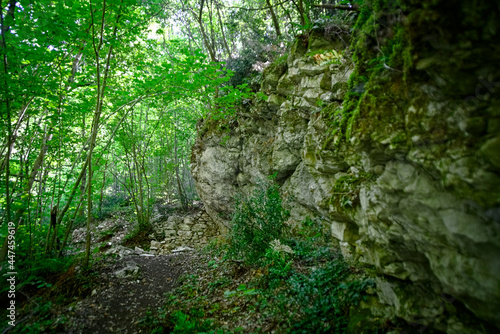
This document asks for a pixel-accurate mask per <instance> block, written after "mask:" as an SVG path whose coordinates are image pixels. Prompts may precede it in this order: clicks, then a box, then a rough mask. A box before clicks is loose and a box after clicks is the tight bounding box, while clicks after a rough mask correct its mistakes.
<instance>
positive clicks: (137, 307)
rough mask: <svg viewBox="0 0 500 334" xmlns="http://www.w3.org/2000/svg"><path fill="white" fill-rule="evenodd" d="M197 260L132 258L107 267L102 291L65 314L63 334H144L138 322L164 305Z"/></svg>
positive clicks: (188, 256) (176, 256) (186, 256)
mask: <svg viewBox="0 0 500 334" xmlns="http://www.w3.org/2000/svg"><path fill="white" fill-rule="evenodd" d="M196 258H197V255H196V254H193V253H189V254H174V255H162V256H154V257H145V256H138V255H133V256H125V257H123V258H121V259H120V260H118V261H117V262H116V263H110V265H109V266H104V267H103V268H102V270H101V272H100V273H99V277H100V279H102V280H103V281H102V284H101V285H100V288H99V289H96V290H94V291H93V293H92V296H90V297H88V298H86V299H84V300H82V301H79V302H78V303H77V305H76V306H74V307H70V308H68V309H67V311H66V312H63V314H64V315H65V316H66V317H67V319H68V322H67V323H66V326H65V327H66V328H65V330H64V331H63V332H61V333H74V334H76V333H78V334H80V333H82V334H83V333H124V334H129V333H130V334H133V333H145V331H142V330H141V328H140V326H139V324H138V323H139V321H140V320H141V319H142V318H144V316H145V315H146V312H147V311H148V310H152V311H154V310H156V309H157V308H158V307H159V306H161V305H163V304H164V299H165V298H164V294H165V293H166V292H168V291H170V290H171V289H172V288H174V287H175V286H176V284H177V281H178V278H179V276H181V275H182V274H184V273H187V272H188V271H189V268H190V267H191V265H190V263H191V262H192V261H193V260H195V259H196ZM124 268H125V270H124Z"/></svg>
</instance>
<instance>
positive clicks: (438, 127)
mask: <svg viewBox="0 0 500 334" xmlns="http://www.w3.org/2000/svg"><path fill="white" fill-rule="evenodd" d="M430 8H432V10H434V11H435V13H440V14H442V15H445V14H446V15H457V17H460V15H458V14H457V13H456V12H452V13H442V12H440V11H441V10H444V9H443V8H440V7H439V6H438V5H436V6H435V7H432V6H431V7H430ZM464 8H465V7H464ZM478 8H479V7H478ZM481 8H483V10H485V9H484V7H481ZM425 10H428V9H425ZM455 10H456V11H461V10H462V7H458V9H455ZM463 10H465V9H463ZM415 12H416V13H419V12H418V11H417V10H416V9H415ZM460 13H461V12H460ZM460 13H459V14H460ZM421 14H422V15H424V13H421ZM414 16H417V14H415V15H414ZM417 21H418V20H417V19H415V20H414V21H412V20H410V19H408V20H407V21H405V29H416V28H417V27H415V26H413V25H417V23H416V22H417ZM418 22H420V21H418ZM370 24H372V23H370ZM418 24H421V23H418ZM372 25H373V24H372ZM419 27H420V29H421V30H420V31H419V33H414V34H413V35H412V40H411V43H413V45H420V46H421V47H422V48H421V49H418V50H413V51H412V52H413V54H412V55H411V57H410V58H411V59H412V61H413V62H414V63H415V65H414V68H413V69H412V76H411V78H410V79H408V78H403V75H402V73H403V72H402V71H403V70H402V69H394V68H391V67H390V66H388V65H387V64H385V63H384V64H383V65H385V66H387V67H388V69H385V70H384V69H382V70H380V71H378V72H377V76H371V77H370V78H369V79H368V80H362V78H361V72H360V70H359V68H356V66H361V65H360V64H362V62H361V60H362V59H361V60H360V59H359V54H358V55H357V56H358V61H357V63H356V66H355V65H354V64H353V63H351V61H349V60H346V59H340V60H338V61H336V62H330V63H329V62H323V63H319V62H317V59H318V57H316V59H315V57H314V56H315V55H316V54H318V53H321V52H324V50H337V51H342V50H343V49H345V46H344V45H342V41H341V40H333V41H332V40H329V39H325V38H323V37H322V36H321V34H319V33H318V32H317V31H316V32H313V33H312V34H311V35H310V36H309V38H308V39H304V38H302V39H300V40H298V41H297V42H296V44H295V46H294V47H293V48H292V51H291V53H290V55H289V56H288V59H287V62H286V63H282V64H279V63H278V64H273V65H272V66H271V67H269V68H268V69H266V70H265V72H264V74H263V82H262V87H261V92H263V93H265V94H266V95H268V96H269V98H268V100H267V101H265V102H263V101H257V100H255V101H253V102H252V104H247V106H246V107H245V108H244V109H242V110H241V111H240V112H239V114H238V117H237V118H236V120H235V121H233V122H232V123H231V124H230V128H231V132H230V133H229V137H228V133H227V132H222V131H218V130H217V124H215V123H212V124H211V123H209V122H208V123H206V124H204V125H202V126H201V127H200V137H199V138H198V140H197V142H196V144H195V146H194V148H193V157H192V172H193V176H194V178H195V180H196V186H197V189H198V193H199V195H200V197H201V198H202V200H203V202H204V203H205V205H206V207H207V212H208V213H209V214H210V216H211V217H212V218H213V219H214V220H216V221H217V222H218V223H219V225H220V226H221V227H226V228H227V227H228V220H229V215H230V213H231V208H232V205H233V196H234V195H235V194H236V193H237V192H238V191H243V192H249V190H250V189H252V187H253V186H254V185H255V183H256V182H257V180H258V179H259V178H264V177H267V176H269V175H272V174H276V180H277V181H278V182H279V183H280V184H281V185H282V186H281V189H282V192H283V195H284V196H285V197H287V198H288V200H289V203H290V205H291V207H290V208H291V214H292V218H293V220H294V221H295V222H296V223H297V224H299V223H300V222H301V221H302V220H304V219H305V217H307V216H309V217H316V218H318V219H321V220H322V222H323V223H324V225H325V228H327V229H329V231H330V233H331V235H332V240H336V241H337V242H338V243H339V247H340V249H341V250H342V252H343V254H344V256H345V257H346V258H347V259H350V261H353V262H356V263H362V264H364V265H365V266H366V267H367V268H372V269H371V270H372V272H373V273H374V274H376V275H377V276H378V278H377V297H376V298H375V297H374V298H371V299H369V300H368V301H367V302H366V303H364V304H363V308H364V309H365V310H369V313H370V314H371V316H372V317H379V318H387V319H394V318H402V319H405V320H406V321H408V322H410V323H418V324H419V326H421V328H424V329H425V328H427V327H429V328H433V329H434V330H437V331H443V332H448V333H484V332H487V331H488V328H491V327H489V326H493V328H494V327H495V326H496V327H500V313H498V310H499V309H500V279H499V277H500V257H499V255H500V173H499V171H500V159H499V157H500V153H499V152H500V113H499V110H500V100H499V99H498V94H497V93H498V92H497V90H498V89H500V87H498V86H499V84H498V83H496V82H495V78H498V77H500V75H499V73H498V69H496V68H495V67H493V66H492V63H490V62H481V61H479V60H477V59H475V58H473V56H471V55H472V53H474V54H475V55H476V56H477V52H476V50H474V49H473V47H472V46H471V45H466V44H458V43H466V42H467V40H462V41H457V40H455V39H453V38H452V37H450V35H448V34H446V33H442V35H439V36H437V37H436V38H437V41H439V43H445V42H447V43H448V44H447V47H446V48H445V49H440V50H437V51H436V50H434V49H432V48H439V47H440V46H439V45H441V44H439V43H437V42H436V41H434V42H436V44H433V43H430V46H429V44H425V43H427V42H425V41H426V40H425V38H428V37H429V35H428V34H429V31H428V30H429V29H431V28H429V27H430V26H429V27H422V26H419ZM426 29H427V30H426ZM443 29H445V30H446V29H451V28H449V27H446V26H445V27H443ZM469 29H470V31H469V33H471V34H472V32H474V31H475V30H474V29H476V28H474V27H472V28H469ZM415 31H416V30H415ZM448 33H450V31H448ZM426 34H427V35H426ZM426 36H427V37H426ZM471 36H472V35H471ZM474 36H476V35H474ZM477 36H479V35H477ZM477 36H476V37H474V38H476V40H474V41H473V42H474V43H476V46H477V47H484V48H485V50H486V48H487V46H488V45H491V42H488V41H489V40H488V41H485V40H481V38H483V39H485V38H487V37H484V36H486V35H481V36H482V37H477ZM446 38H448V39H449V40H448V41H446V40H445V39H446ZM471 38H472V37H471ZM491 41H492V40H491ZM372 43H375V41H372ZM377 43H379V42H378V41H377ZM453 43H455V44H453ZM353 44H356V40H355V41H353ZM436 45H437V46H436ZM467 50H468V51H467ZM485 50H484V52H487V51H485ZM436 52H440V53H442V54H447V55H448V56H447V57H445V58H446V59H447V60H448V61H450V62H451V61H453V62H455V63H456V65H455V66H451V67H450V65H449V63H446V64H445V63H444V61H439V60H436V59H435V58H433V57H435V55H434V53H436ZM457 59H462V60H461V61H458V60H457ZM382 61H383V60H382ZM366 63H367V62H365V63H364V64H366ZM464 64H466V65H464ZM356 69H357V70H358V71H357V73H354V74H353V71H356ZM398 71H399V73H398ZM364 73H367V72H364ZM368 73H369V72H368ZM405 75H406V74H405ZM358 79H359V81H360V82H359V83H356V80H358ZM348 80H351V82H350V85H348ZM348 87H349V89H348ZM352 96H356V97H355V98H356V101H357V107H356V108H355V109H353V110H351V111H353V112H352V113H351V114H349V112H347V111H346V110H349V103H350V101H352V99H353V98H352Z"/></svg>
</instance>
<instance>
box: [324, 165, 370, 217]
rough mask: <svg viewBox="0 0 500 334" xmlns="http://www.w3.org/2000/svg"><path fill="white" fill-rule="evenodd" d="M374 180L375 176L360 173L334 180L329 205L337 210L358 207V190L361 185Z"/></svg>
mask: <svg viewBox="0 0 500 334" xmlns="http://www.w3.org/2000/svg"><path fill="white" fill-rule="evenodd" d="M373 180H375V175H373V174H370V173H366V172H360V173H359V175H358V176H354V175H352V174H347V175H343V176H341V177H339V178H338V179H337V180H335V183H334V185H333V195H332V197H331V198H330V204H331V205H333V206H334V207H336V208H337V209H338V210H342V209H343V210H352V209H354V208H355V207H356V206H357V205H359V190H360V188H361V186H362V185H363V184H366V183H367V182H370V181H373Z"/></svg>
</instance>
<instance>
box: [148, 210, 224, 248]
mask: <svg viewBox="0 0 500 334" xmlns="http://www.w3.org/2000/svg"><path fill="white" fill-rule="evenodd" d="M153 228H154V234H153V236H154V237H155V239H156V240H153V241H151V248H150V253H151V254H157V255H165V254H172V252H176V250H177V252H180V251H188V250H193V248H191V247H197V248H199V247H203V246H205V245H207V244H208V243H209V241H210V239H211V238H212V237H215V236H217V235H219V234H220V233H219V229H218V226H217V225H216V224H215V223H214V221H213V220H212V219H211V218H210V216H209V215H208V214H207V213H206V212H205V210H201V211H199V212H198V213H196V214H194V215H187V216H177V215H172V216H169V217H168V218H167V219H166V220H165V221H158V220H156V221H154V222H153ZM158 240H160V241H158ZM189 246H191V247H189Z"/></svg>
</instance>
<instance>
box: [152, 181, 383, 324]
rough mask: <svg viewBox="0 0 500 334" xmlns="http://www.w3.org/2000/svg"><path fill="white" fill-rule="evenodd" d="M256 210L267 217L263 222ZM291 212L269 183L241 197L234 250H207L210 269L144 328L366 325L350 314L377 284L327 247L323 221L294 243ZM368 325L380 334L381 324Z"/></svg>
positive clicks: (303, 226) (190, 280)
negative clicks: (288, 223)
mask: <svg viewBox="0 0 500 334" xmlns="http://www.w3.org/2000/svg"><path fill="white" fill-rule="evenodd" d="M256 208H260V209H261V211H259V212H265V217H267V218H266V219H265V221H264V219H263V217H264V214H262V217H257V216H258V215H256V211H255V209H256ZM286 213H287V212H286V210H285V209H284V208H283V205H282V199H281V197H280V195H279V193H278V187H277V186H276V185H274V184H272V183H270V182H265V183H264V182H262V183H261V184H260V186H259V187H258V189H257V190H256V191H255V192H254V193H253V194H252V195H251V196H249V197H246V198H241V197H240V199H239V204H238V205H237V207H236V210H235V213H234V215H233V227H234V228H235V230H236V231H237V232H234V233H233V234H232V237H231V239H230V242H229V246H227V245H216V244H214V245H213V246H212V247H209V248H207V249H206V254H205V256H206V260H205V261H206V262H207V263H208V266H207V267H205V268H200V270H199V272H198V274H190V275H187V276H186V277H185V279H184V281H183V283H182V285H181V286H180V287H179V288H178V289H176V290H174V291H173V292H172V293H170V294H169V296H168V301H167V305H166V306H165V308H162V309H160V310H158V311H157V312H150V313H149V315H148V316H147V317H146V318H145V319H143V326H144V327H146V328H147V329H149V330H150V331H151V332H152V333H164V332H172V333H200V332H204V333H236V332H247V333H255V332H263V333H266V332H270V331H271V330H275V331H277V332H279V333H344V332H346V331H347V328H348V327H349V326H358V327H359V326H362V325H363V324H362V323H360V322H356V323H352V324H350V323H349V317H348V315H349V314H350V313H351V312H354V308H355V307H356V306H357V305H358V304H359V303H360V302H361V301H362V300H364V299H366V290H367V289H369V287H370V286H373V282H372V281H371V280H369V279H366V278H365V277H363V275H361V274H360V273H355V272H354V271H353V270H352V269H351V268H349V266H348V265H347V264H346V263H345V262H344V261H343V259H342V256H341V255H340V254H338V253H337V252H336V251H335V250H334V249H333V248H332V247H331V246H330V245H329V244H328V243H327V242H326V241H325V240H326V239H327V238H325V237H326V236H325V235H324V233H323V232H322V227H321V223H320V222H319V221H313V220H311V219H306V220H305V221H303V222H301V223H300V226H299V229H298V231H297V233H295V236H293V237H292V234H291V233H290V226H286V225H284V224H283V222H284V220H285V218H286ZM245 220H247V222H250V224H248V225H246V224H245V223H244V221H245ZM260 224H262V228H261V225H260ZM244 225H245V226H244ZM264 226H265V227H264ZM273 226H274V227H275V228H276V230H275V231H273V232H271V229H272V227H273ZM264 229H265V231H266V232H267V233H269V234H271V235H270V236H265V235H264V234H263V233H262V232H263V231H264ZM235 255H236V257H235ZM240 258H242V259H245V260H246V261H241V260H240ZM365 326H368V327H367V328H370V330H372V331H373V332H376V331H377V329H376V328H377V327H379V326H382V325H381V324H371V325H367V324H365Z"/></svg>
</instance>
